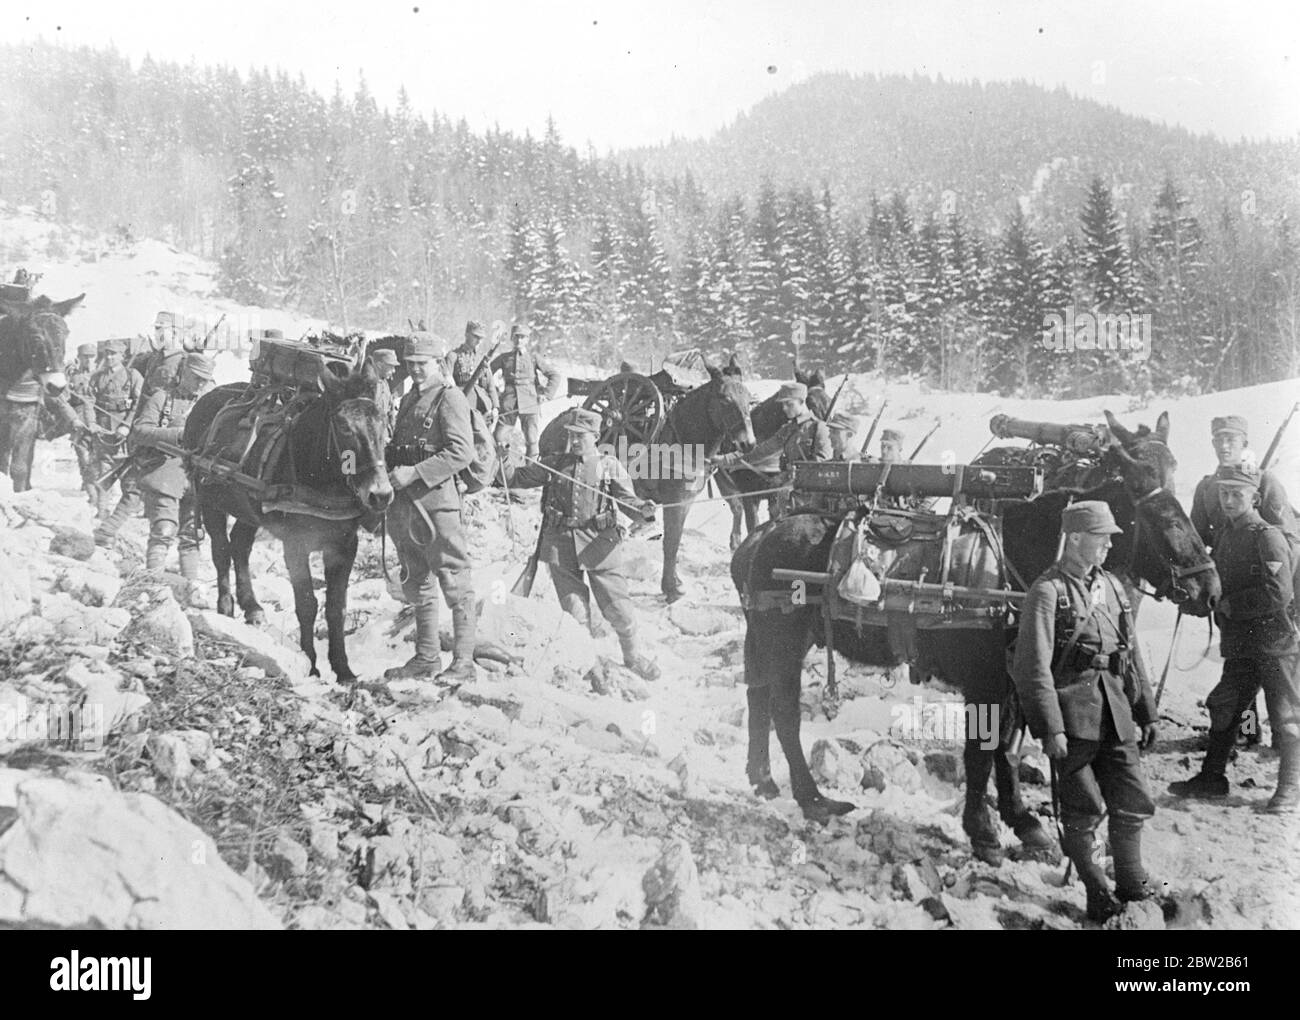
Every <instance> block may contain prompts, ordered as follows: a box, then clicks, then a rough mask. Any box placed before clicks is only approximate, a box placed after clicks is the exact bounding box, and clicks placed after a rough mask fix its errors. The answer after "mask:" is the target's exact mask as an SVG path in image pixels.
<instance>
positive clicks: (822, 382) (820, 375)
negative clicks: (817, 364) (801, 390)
mask: <svg viewBox="0 0 1300 1020" xmlns="http://www.w3.org/2000/svg"><path fill="white" fill-rule="evenodd" d="M805 385H806V386H807V387H808V388H809V389H810V390H815V389H823V390H824V389H825V388H826V374H825V373H824V372H823V371H822V370H821V369H820V368H818V369H814V370H813V371H812V372H810V373H808V382H807V383H806V384H805Z"/></svg>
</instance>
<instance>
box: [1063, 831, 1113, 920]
mask: <svg viewBox="0 0 1300 1020" xmlns="http://www.w3.org/2000/svg"><path fill="white" fill-rule="evenodd" d="M1061 849H1062V850H1063V851H1065V855H1066V856H1067V857H1068V858H1070V860H1072V861H1073V862H1074V866H1075V868H1076V869H1077V870H1078V872H1079V880H1080V881H1081V882H1083V888H1084V890H1085V892H1086V893H1087V894H1088V907H1087V909H1088V920H1089V921H1096V922H1097V923H1098V924H1102V923H1104V922H1106V921H1107V920H1109V919H1110V918H1112V917H1114V916H1115V915H1116V914H1118V913H1119V912H1120V911H1121V910H1122V909H1123V907H1122V906H1121V905H1120V902H1119V900H1117V899H1115V896H1114V894H1113V893H1112V892H1111V891H1110V886H1109V885H1107V883H1106V873H1105V872H1104V871H1102V870H1101V865H1100V864H1099V863H1098V862H1097V856H1096V848H1095V847H1094V846H1093V830H1091V829H1067V830H1066V831H1065V833H1064V835H1062V837H1061Z"/></svg>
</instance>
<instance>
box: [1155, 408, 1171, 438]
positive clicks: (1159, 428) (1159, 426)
mask: <svg viewBox="0 0 1300 1020" xmlns="http://www.w3.org/2000/svg"><path fill="white" fill-rule="evenodd" d="M1156 438H1157V439H1159V440H1160V442H1162V443H1164V444H1165V445H1166V446H1167V445H1168V444H1169V412H1168V411H1161V412H1160V417H1159V418H1157V419H1156Z"/></svg>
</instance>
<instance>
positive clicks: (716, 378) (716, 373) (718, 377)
mask: <svg viewBox="0 0 1300 1020" xmlns="http://www.w3.org/2000/svg"><path fill="white" fill-rule="evenodd" d="M704 370H705V371H706V372H708V373H709V378H710V379H711V380H712V381H713V382H715V383H719V382H722V369H720V368H718V367H717V366H716V365H710V364H709V363H708V362H707V361H706V362H705V363H704Z"/></svg>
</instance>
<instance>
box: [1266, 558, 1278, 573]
mask: <svg viewBox="0 0 1300 1020" xmlns="http://www.w3.org/2000/svg"><path fill="white" fill-rule="evenodd" d="M1264 566H1266V567H1268V572H1269V573H1270V574H1276V573H1277V572H1278V571H1279V570H1281V569H1282V561H1281V560H1265V561H1264Z"/></svg>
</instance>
